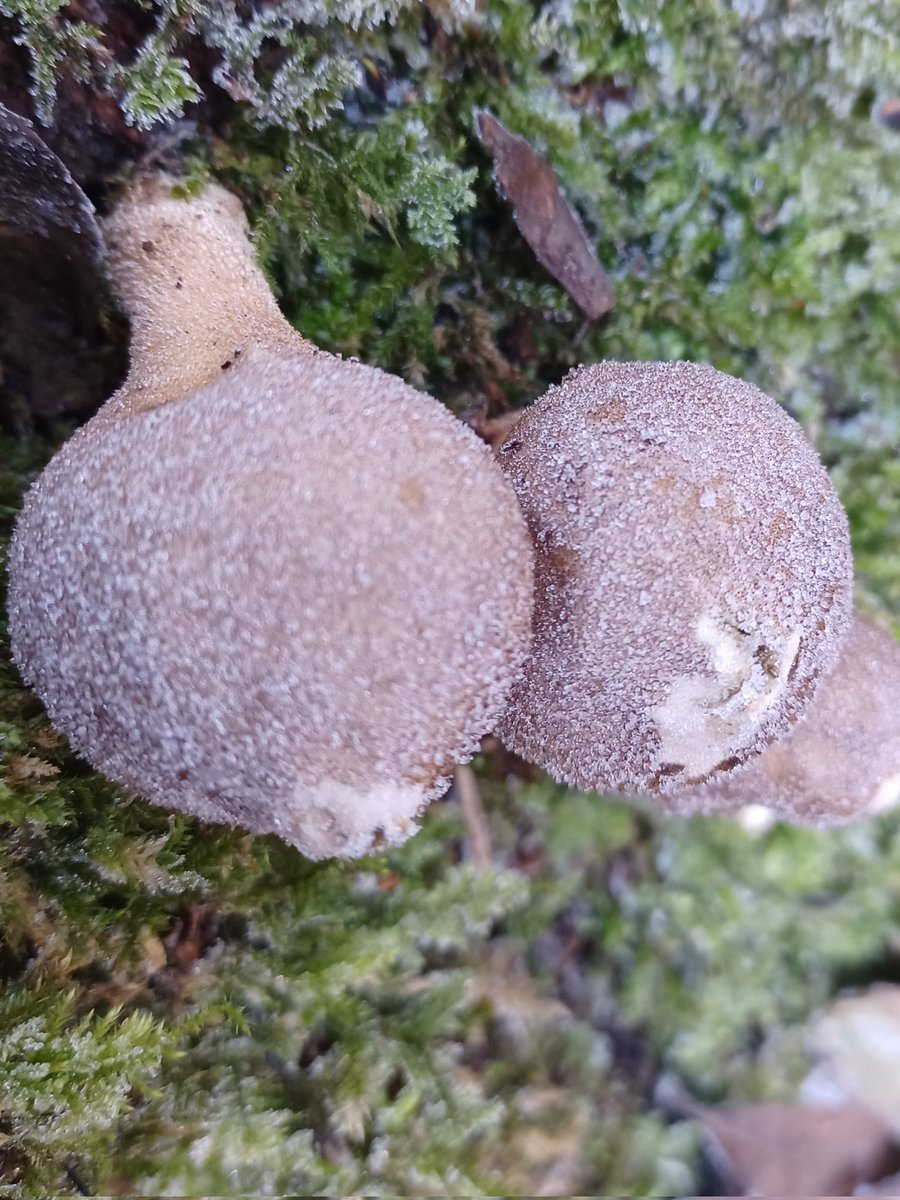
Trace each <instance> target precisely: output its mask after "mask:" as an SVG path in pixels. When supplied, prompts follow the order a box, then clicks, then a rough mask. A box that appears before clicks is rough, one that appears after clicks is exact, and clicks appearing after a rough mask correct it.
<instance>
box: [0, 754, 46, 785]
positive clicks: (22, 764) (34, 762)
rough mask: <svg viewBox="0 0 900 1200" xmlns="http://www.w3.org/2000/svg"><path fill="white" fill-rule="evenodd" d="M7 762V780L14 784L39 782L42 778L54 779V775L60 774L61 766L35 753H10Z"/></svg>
mask: <svg viewBox="0 0 900 1200" xmlns="http://www.w3.org/2000/svg"><path fill="white" fill-rule="evenodd" d="M7 762H8V764H9V774H8V776H7V781H8V782H9V783H11V784H13V785H14V786H21V785H23V784H33V783H39V782H40V781H41V780H42V779H52V777H53V776H54V775H58V774H59V767H55V766H54V765H53V763H48V762H44V760H43V759H42V758H38V757H37V756H36V755H34V754H10V756H9V758H8V759H7Z"/></svg>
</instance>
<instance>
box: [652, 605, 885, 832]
mask: <svg viewBox="0 0 900 1200" xmlns="http://www.w3.org/2000/svg"><path fill="white" fill-rule="evenodd" d="M898 700H900V645H898V644H897V642H896V641H895V640H894V639H893V638H892V637H891V636H890V635H889V634H887V633H885V632H884V631H883V630H881V629H879V628H877V626H875V625H872V624H871V623H870V622H869V621H866V620H865V619H864V618H863V617H861V616H859V614H856V615H855V616H854V618H853V623H852V625H851V627H850V633H849V634H848V635H847V638H846V640H845V642H844V645H843V648H842V650H841V657H840V660H839V662H838V665H837V667H836V668H835V669H834V671H833V672H832V673H831V675H829V677H828V678H827V679H826V680H825V681H824V682H823V683H822V685H821V687H820V688H819V690H818V691H817V692H816V695H815V696H814V697H813V700H812V702H811V703H810V705H809V707H808V709H807V711H806V714H805V715H804V717H803V718H802V719H801V720H800V721H798V722H797V724H796V725H795V726H794V727H793V728H792V729H791V730H790V731H789V732H788V733H787V734H786V735H785V736H784V737H783V738H781V739H780V740H779V741H777V742H775V743H774V744H773V745H771V746H769V747H768V748H767V749H766V750H764V751H763V753H762V754H761V755H759V757H757V758H755V759H754V760H753V761H752V762H750V763H748V764H747V765H746V766H744V767H742V768H741V769H740V770H737V771H734V772H733V773H731V774H730V775H717V776H716V777H715V778H713V779H710V780H709V781H708V782H706V783H704V784H702V785H700V786H697V787H690V788H685V789H683V790H682V791H677V792H675V793H673V794H672V795H670V796H667V797H665V803H666V806H667V807H668V808H670V809H671V810H672V811H673V812H676V813H679V814H681V815H687V814H690V813H695V812H705V813H711V812H734V811H738V810H741V811H743V809H744V806H746V805H748V804H752V805H764V806H766V808H767V809H768V810H770V811H771V812H773V813H775V814H777V815H778V816H780V817H782V818H786V819H788V820H790V821H795V822H798V823H800V824H804V825H835V824H840V823H841V822H844V821H851V820H854V819H857V818H859V817H861V816H871V815H874V814H876V813H880V812H884V811H885V809H888V808H891V807H893V806H894V805H895V804H896V803H897V802H898V801H900V709H898Z"/></svg>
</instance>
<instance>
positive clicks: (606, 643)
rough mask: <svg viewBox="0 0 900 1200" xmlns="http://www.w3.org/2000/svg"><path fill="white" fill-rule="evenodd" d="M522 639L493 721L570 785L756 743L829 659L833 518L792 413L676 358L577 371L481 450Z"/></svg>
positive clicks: (650, 770)
mask: <svg viewBox="0 0 900 1200" xmlns="http://www.w3.org/2000/svg"><path fill="white" fill-rule="evenodd" d="M500 464H501V466H502V468H503V470H504V472H505V473H506V475H507V477H508V478H509V479H510V480H511V482H512V484H513V486H514V487H515V490H516V493H517V495H518V497H519V502H520V504H521V505H522V508H523V510H524V512H525V515H526V519H527V521H528V524H529V528H530V530H531V534H532V539H533V541H534V545H535V551H536V560H535V572H536V575H535V591H536V595H535V615H534V630H535V631H534V641H533V645H532V650H531V655H530V658H529V660H528V663H527V666H526V671H525V674H524V677H523V678H522V680H521V681H520V682H519V683H518V684H517V685H516V686H515V688H514V690H513V693H512V695H511V698H510V703H509V706H508V709H507V711H506V713H505V714H504V716H503V718H502V720H501V722H500V724H499V726H498V730H497V732H498V733H499V734H500V736H501V737H502V738H503V739H504V740H505V741H506V742H507V744H508V745H509V746H510V747H511V748H512V749H513V750H515V751H516V752H517V753H518V754H520V755H522V756H523V757H525V758H527V759H529V760H530V761H532V762H535V763H537V764H539V765H540V766H542V767H544V768H545V769H546V770H548V771H549V772H550V773H551V774H552V775H554V776H555V777H556V778H558V779H562V780H564V781H566V782H568V783H571V784H574V785H576V786H578V787H581V788H597V789H603V790H617V791H624V792H634V791H651V792H652V791H663V792H664V791H669V790H672V789H674V788H675V787H678V786H684V785H685V784H686V783H689V782H697V781H701V780H704V779H706V778H707V777H708V776H709V775H710V774H711V773H712V772H713V771H716V770H722V769H729V768H731V767H733V766H735V765H736V764H737V763H739V762H742V761H744V760H745V759H746V758H748V757H749V756H750V755H752V754H755V753H758V752H759V751H760V750H761V749H762V748H763V746H764V745H766V743H767V742H769V741H770V740H771V739H772V738H774V737H776V736H778V735H779V734H781V733H783V732H784V731H785V729H786V728H787V727H788V725H789V724H790V723H791V722H792V721H794V720H796V718H797V717H798V715H799V714H800V712H801V711H802V710H803V707H804V705H805V704H806V703H807V701H808V700H809V698H810V697H811V695H812V693H813V690H814V688H815V685H816V682H817V679H818V677H819V676H820V675H824V674H826V673H827V672H828V671H829V670H830V669H831V668H832V667H833V665H834V663H835V661H836V659H837V654H838V650H839V647H840V643H841V640H842V638H843V635H844V633H845V630H846V629H847V625H848V622H849V617H850V608H851V584H852V560H851V554H850V542H849V535H848V529H847V520H846V516H845V514H844V511H843V509H842V508H841V505H840V502H839V501H838V498H837V496H836V495H835V492H834V489H833V488H832V486H831V483H830V482H829V479H828V476H827V474H826V473H825V471H824V469H823V468H822V466H821V464H820V462H819V460H818V458H817V456H816V454H815V452H814V451H813V449H812V448H811V446H810V444H809V443H808V441H807V440H806V438H805V436H804V434H803V432H802V430H801V428H800V426H799V425H797V423H796V422H795V421H793V420H792V419H791V418H790V417H789V416H788V415H787V414H786V413H785V412H784V411H783V410H782V409H780V408H779V406H778V405H777V404H775V402H774V401H772V400H770V399H769V398H768V397H767V396H765V395H763V393H762V392H760V391H759V390H758V389H757V388H755V387H753V386H752V385H751V384H749V383H744V382H742V381H740V380H737V379H733V378H731V377H730V376H728V375H724V374H722V373H720V372H718V371H715V370H713V369H712V368H711V367H708V366H703V365H700V364H695V363H687V362H677V363H614V362H605V363H600V364H597V365H595V366H588V367H581V368H579V369H577V370H575V371H573V372H572V373H570V374H569V376H568V377H567V378H566V379H565V380H564V381H563V383H562V384H561V385H560V386H559V387H554V388H551V389H550V391H549V392H548V393H547V395H546V396H544V397H543V398H542V399H541V400H539V401H538V402H537V403H536V404H535V405H534V406H533V408H532V409H530V410H529V411H528V412H527V413H526V414H525V416H524V417H523V418H522V420H521V421H520V422H519V424H518V425H517V426H516V428H515V430H514V431H513V433H512V435H511V436H510V438H509V439H508V440H507V441H506V442H505V443H504V445H503V446H502V447H501V450H500Z"/></svg>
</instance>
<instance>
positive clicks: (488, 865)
mask: <svg viewBox="0 0 900 1200" xmlns="http://www.w3.org/2000/svg"><path fill="white" fill-rule="evenodd" d="M454 783H455V786H456V794H457V796H458V797H459V804H460V807H461V808H462V811H463V818H464V819H465V822H466V829H467V830H468V833H469V846H470V849H471V853H472V861H473V862H474V864H475V867H476V869H477V870H478V871H490V870H492V869H493V855H492V853H491V835H490V833H489V832H488V827H487V821H486V820H485V818H484V807H483V805H482V803H481V792H480V791H479V790H478V780H477V779H476V778H475V772H474V771H473V770H472V768H471V767H469V766H465V765H463V764H460V765H459V766H457V768H456V771H455V775H454Z"/></svg>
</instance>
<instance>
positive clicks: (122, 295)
mask: <svg viewBox="0 0 900 1200" xmlns="http://www.w3.org/2000/svg"><path fill="white" fill-rule="evenodd" d="M249 232H250V231H249V227H248V225H247V218H246V217H245V215H244V211H243V208H242V207H241V204H240V202H239V201H238V200H237V198H236V197H234V196H232V195H231V194H230V193H229V192H226V191H225V190H224V189H222V188H210V189H208V190H207V191H206V192H204V193H203V195H202V196H200V197H197V198H194V199H192V200H189V201H185V200H183V199H179V198H177V197H176V196H173V194H172V180H169V179H165V178H160V177H151V178H146V179H143V180H141V181H140V182H139V183H138V184H136V185H135V186H134V187H133V188H132V189H131V190H130V191H129V192H128V194H127V195H126V196H125V198H124V200H123V201H122V202H121V204H120V205H119V206H118V208H117V209H116V210H115V212H114V213H113V215H112V216H111V217H110V218H109V219H108V220H107V221H106V222H104V235H105V238H106V244H107V250H108V261H107V273H108V275H109V278H110V281H111V283H112V286H113V290H114V292H115V294H116V296H117V297H118V299H119V302H120V304H121V305H122V307H123V308H124V310H125V312H126V313H127V314H128V317H129V319H130V322H131V346H130V351H129V356H130V359H129V361H130V366H129V372H128V379H127V380H126V382H125V384H124V385H123V387H121V388H120V389H119V391H118V392H117V393H116V394H115V395H114V396H112V397H111V398H110V400H109V401H108V402H107V404H106V405H105V407H104V409H103V410H102V412H103V419H108V418H109V417H121V416H124V415H125V414H126V413H136V412H143V411H146V410H148V409H151V408H156V407H157V406H159V405H161V404H169V403H171V402H172V401H173V400H177V399H179V398H180V397H182V396H185V395H187V394H188V393H189V392H193V391H196V390H197V389H198V388H201V387H203V386H204V385H205V384H208V383H212V381H213V380H214V379H216V378H217V377H218V376H219V375H220V374H221V373H222V372H223V371H227V370H229V369H230V368H231V367H232V366H233V365H234V364H235V363H236V362H238V361H239V359H240V357H241V355H242V354H243V353H244V352H245V351H246V350H247V349H248V348H249V347H250V346H251V345H262V344H265V345H268V346H281V347H285V348H290V349H292V350H294V351H295V352H296V351H301V350H306V351H308V352H310V353H313V352H314V351H315V347H314V346H313V345H312V343H311V342H308V341H306V339H305V338H303V337H301V336H300V334H298V333H297V331H296V330H295V329H294V328H293V327H292V326H291V325H290V324H289V323H288V322H287V321H286V320H285V318H284V317H283V316H282V314H281V312H280V311H279V308H278V305H277V304H276V302H275V297H274V296H273V295H272V293H271V291H270V289H269V285H268V283H267V282H266V279H265V276H264V275H263V273H262V271H261V270H260V268H259V266H258V264H257V262H256V258H255V255H254V252H253V244H252V242H251V241H250V237H249Z"/></svg>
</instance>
